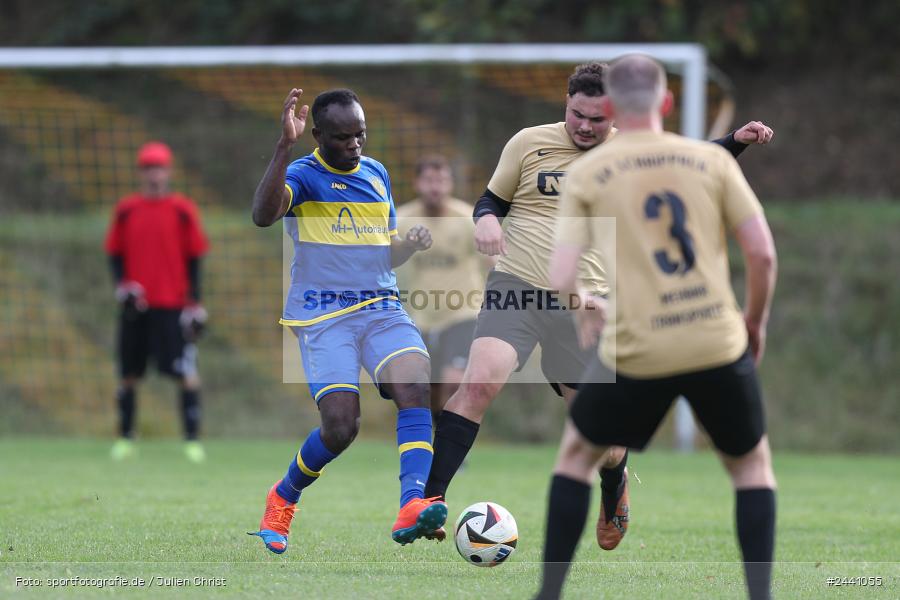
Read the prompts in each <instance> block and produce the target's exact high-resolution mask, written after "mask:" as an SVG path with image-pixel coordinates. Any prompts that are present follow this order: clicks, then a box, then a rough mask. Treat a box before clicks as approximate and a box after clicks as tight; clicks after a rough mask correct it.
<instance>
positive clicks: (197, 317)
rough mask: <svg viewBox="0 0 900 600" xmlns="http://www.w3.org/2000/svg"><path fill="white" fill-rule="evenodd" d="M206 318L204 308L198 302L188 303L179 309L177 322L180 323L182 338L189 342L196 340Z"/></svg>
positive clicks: (203, 327) (201, 331)
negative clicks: (179, 313)
mask: <svg viewBox="0 0 900 600" xmlns="http://www.w3.org/2000/svg"><path fill="white" fill-rule="evenodd" d="M207 318H208V315H207V314H206V309H205V308H203V306H201V305H200V304H188V305H187V306H185V307H184V308H183V309H181V316H180V317H179V318H178V322H179V323H180V324H181V331H182V332H183V334H184V339H186V340H187V341H189V342H194V341H196V340H198V339H199V338H200V336H201V335H202V334H203V330H204V329H205V328H206V320H207Z"/></svg>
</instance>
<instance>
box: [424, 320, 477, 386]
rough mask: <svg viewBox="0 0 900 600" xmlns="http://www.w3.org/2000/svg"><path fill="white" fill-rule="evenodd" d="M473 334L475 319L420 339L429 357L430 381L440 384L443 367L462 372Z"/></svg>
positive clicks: (438, 330)
mask: <svg viewBox="0 0 900 600" xmlns="http://www.w3.org/2000/svg"><path fill="white" fill-rule="evenodd" d="M474 333H475V319H466V320H465V321H459V322H458V323H453V324H452V325H448V326H447V327H444V328H442V329H434V330H432V331H429V332H428V333H427V334H425V335H423V336H422V337H423V338H424V340H425V347H426V348H427V350H428V354H429V356H430V357H431V381H432V382H434V383H441V372H442V371H443V370H444V368H445V367H452V368H454V369H459V370H463V369H465V368H466V363H468V362H469V348H471V347H472V336H473V334H474Z"/></svg>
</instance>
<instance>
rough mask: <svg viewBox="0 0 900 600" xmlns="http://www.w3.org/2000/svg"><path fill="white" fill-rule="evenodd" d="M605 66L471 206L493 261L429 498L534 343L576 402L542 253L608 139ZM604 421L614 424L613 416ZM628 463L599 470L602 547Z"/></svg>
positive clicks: (572, 347)
mask: <svg viewBox="0 0 900 600" xmlns="http://www.w3.org/2000/svg"><path fill="white" fill-rule="evenodd" d="M605 68H606V65H605V64H602V63H596V62H595V63H588V64H584V65H580V66H578V67H577V68H576V69H575V72H574V73H573V74H572V76H571V77H569V81H568V93H567V95H566V110H565V121H563V122H560V123H552V124H548V125H539V126H537V127H528V128H525V129H523V130H521V131H519V132H518V133H517V134H516V135H514V136H513V137H512V138H511V139H510V140H509V142H507V144H506V147H504V149H503V152H502V154H501V156H500V160H499V162H498V164H497V167H496V169H495V171H494V174H493V176H492V177H491V180H490V182H489V183H488V186H487V189H486V190H485V192H484V195H483V196H482V197H481V198H480V199H479V200H478V202H477V203H476V205H475V211H474V216H475V219H476V226H475V243H476V245H477V247H478V249H479V251H481V252H482V253H484V254H487V255H491V256H498V255H499V257H500V259H499V261H498V263H497V266H496V267H495V269H494V270H493V271H492V272H491V274H490V275H489V277H488V280H487V283H486V286H485V287H486V289H485V294H484V299H485V302H484V305H483V308H482V310H481V312H480V313H479V315H478V320H477V324H476V328H475V339H474V340H473V342H472V347H471V350H470V354H469V362H468V366H467V367H466V371H465V373H464V375H463V379H462V383H461V385H460V387H459V389H458V390H457V391H456V393H455V394H453V396H451V397H450V399H449V400H448V401H447V404H446V406H445V407H444V411H443V412H442V413H441V415H440V417H438V420H437V426H436V430H435V441H434V462H433V464H432V469H431V474H430V476H429V480H428V484H427V486H426V490H427V491H426V494H427V495H428V496H441V497H443V496H445V495H446V491H447V487H448V486H449V484H450V480H451V479H452V477H453V475H454V474H455V473H456V471H457V470H458V469H459V466H460V465H461V464H462V462H463V460H464V458H465V456H466V454H467V453H468V451H469V449H470V448H471V447H472V445H473V444H474V442H475V437H476V435H477V434H478V428H479V426H480V423H481V420H482V418H483V416H484V413H485V412H486V411H487V409H488V407H489V406H490V404H491V402H492V401H493V399H494V398H495V397H496V396H497V395H498V394H499V393H500V390H501V389H502V388H503V386H504V385H505V383H506V381H507V379H508V378H509V377H510V375H511V374H512V373H513V372H514V371H516V370H519V369H521V368H522V367H523V366H524V365H525V363H526V362H527V360H528V357H529V356H530V355H531V352H532V351H533V350H534V348H535V346H537V345H538V344H540V346H541V351H542V352H541V369H542V371H543V373H544V376H545V377H546V378H547V380H548V382H549V383H550V385H551V386H552V387H553V389H554V390H555V391H556V393H557V394H559V395H561V396H562V397H563V398H564V399H565V400H566V402H571V400H572V399H573V398H574V396H575V394H576V392H577V390H578V385H579V383H578V382H579V381H580V380H581V376H582V374H583V373H584V371H585V369H586V367H587V365H588V363H589V362H590V359H591V357H592V356H593V354H594V352H593V351H592V350H590V349H583V348H580V347H579V344H578V340H577V335H576V332H575V326H574V323H573V320H572V317H571V314H570V313H569V312H565V311H566V309H567V308H569V307H567V306H561V305H560V304H559V303H558V301H559V300H560V299H559V298H557V297H556V296H555V294H553V292H552V290H553V289H554V288H553V286H552V285H551V283H550V256H551V253H552V249H553V235H554V233H553V232H554V224H555V221H556V213H557V208H558V204H559V199H560V192H561V190H562V188H563V183H564V180H565V177H566V173H567V171H568V169H569V167H570V165H571V164H572V163H573V162H574V161H575V160H576V159H578V158H580V157H581V156H583V155H584V154H585V152H586V151H588V150H591V149H592V148H595V147H597V146H598V145H600V144H603V143H605V142H607V140H609V139H611V138H613V136H614V135H615V129H614V127H613V121H612V120H611V119H609V118H607V117H606V116H605V115H604V114H603V112H602V110H601V102H602V101H603V98H604V88H603V81H602V75H603V72H604V69H605ZM772 135H773V134H772V130H771V129H770V128H768V127H767V126H765V125H764V124H762V123H759V122H757V121H753V122H750V123H748V124H746V125H745V126H743V127H742V128H740V129H739V130H737V131H735V132H732V133H730V134H729V135H727V136H725V137H724V138H722V139H719V140H716V143H718V144H719V145H722V146H724V147H726V148H728V149H729V151H731V152H732V153H733V154H734V155H735V156H737V155H738V154H740V152H741V151H743V150H744V149H745V148H746V147H747V145H748V144H751V143H760V144H765V143H767V142H768V141H769V140H770V139H771V138H772ZM710 146H711V147H712V144H711V145H710ZM501 219H503V220H504V227H503V228H501V223H500V220H501ZM578 279H579V287H580V289H581V291H582V292H583V293H584V294H585V295H586V297H588V296H591V295H602V294H604V293H605V289H606V288H605V283H604V275H603V270H602V268H601V266H600V263H599V260H598V257H597V256H596V255H587V256H585V257H584V259H583V260H582V261H581V263H580V267H579V277H578ZM563 304H564V303H563ZM548 305H550V306H548ZM610 419H611V421H612V422H615V415H611V416H610ZM626 458H627V457H626V452H625V450H624V448H620V449H616V450H614V451H611V452H610V453H608V455H607V457H606V459H605V462H604V463H603V465H602V469H601V491H602V494H601V496H602V501H601V507H600V516H599V519H598V522H597V541H598V543H599V545H600V546H601V547H602V548H604V549H606V550H611V549H613V548H615V547H616V545H617V544H618V543H619V541H620V540H621V539H622V536H624V534H625V531H626V528H627V526H628V518H629V517H628V487H627V471H626V468H625V464H626Z"/></svg>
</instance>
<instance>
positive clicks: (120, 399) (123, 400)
mask: <svg viewBox="0 0 900 600" xmlns="http://www.w3.org/2000/svg"><path fill="white" fill-rule="evenodd" d="M134 396H135V394H134V388H128V387H124V386H123V387H120V388H119V391H117V392H116V404H117V405H118V407H119V435H120V436H122V437H123V438H128V439H131V438H132V437H134Z"/></svg>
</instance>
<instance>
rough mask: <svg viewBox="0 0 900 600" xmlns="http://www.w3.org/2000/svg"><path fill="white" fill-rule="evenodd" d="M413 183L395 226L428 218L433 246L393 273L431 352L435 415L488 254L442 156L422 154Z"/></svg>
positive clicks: (452, 377) (464, 342)
mask: <svg viewBox="0 0 900 600" xmlns="http://www.w3.org/2000/svg"><path fill="white" fill-rule="evenodd" d="M414 185H415V190H416V194H417V197H416V198H415V199H414V200H412V201H410V202H408V203H406V204H404V205H403V206H401V207H400V208H398V209H397V217H398V219H399V225H400V231H401V232H403V231H405V230H406V229H408V228H409V227H411V226H413V225H414V224H415V223H421V222H422V219H427V225H428V229H429V231H430V232H431V239H432V246H431V249H429V250H428V252H419V253H417V254H415V255H414V256H413V257H412V258H411V259H410V260H409V262H407V263H406V264H405V265H404V266H403V269H402V270H400V271H398V273H397V276H398V277H399V279H400V282H401V289H403V290H405V291H406V294H407V301H406V309H407V311H408V312H409V315H410V316H411V317H412V319H413V321H415V323H416V325H417V326H418V327H419V329H420V330H421V331H422V337H423V338H424V340H425V344H426V346H427V348H428V354H429V355H430V356H431V412H432V415H433V416H434V418H437V416H438V415H439V414H440V412H441V410H442V409H443V407H444V404H445V403H446V402H447V398H449V397H450V395H451V394H453V392H455V391H456V388H457V387H459V382H460V381H462V376H463V372H464V370H465V368H466V363H467V362H468V360H469V346H470V345H471V344H472V334H473V333H474V332H475V317H477V316H478V304H473V302H472V299H473V296H471V294H470V293H471V292H473V291H477V292H478V294H477V300H476V301H477V302H478V303H480V301H481V289H482V286H483V284H484V274H485V273H486V272H487V269H488V268H490V266H492V265H493V260H491V259H490V258H489V257H485V256H483V255H481V254H479V253H478V252H477V250H476V249H475V235H474V231H473V227H472V221H471V218H472V205H471V204H468V203H466V202H463V201H462V200H459V199H457V198H454V197H453V196H452V194H453V173H452V171H451V169H450V163H449V162H448V161H447V159H446V158H445V157H443V156H440V155H431V156H426V157H424V158H422V159H421V160H420V161H419V163H418V164H417V165H416V178H415V183H414ZM485 259H488V260H487V261H486V260H485ZM413 294H415V297H412V295H413ZM451 294H452V295H451ZM423 299H424V300H423Z"/></svg>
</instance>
